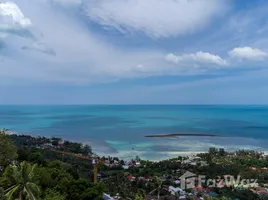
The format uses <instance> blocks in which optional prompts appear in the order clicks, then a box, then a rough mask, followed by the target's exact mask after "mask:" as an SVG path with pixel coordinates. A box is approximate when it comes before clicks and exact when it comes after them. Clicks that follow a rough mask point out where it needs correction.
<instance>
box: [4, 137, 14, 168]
mask: <svg viewBox="0 0 268 200" xmlns="http://www.w3.org/2000/svg"><path fill="white" fill-rule="evenodd" d="M16 157H17V153H16V147H15V146H14V144H13V142H12V141H11V139H10V137H9V135H5V134H2V133H1V134H0V167H1V166H2V167H7V166H8V165H9V164H11V163H12V161H14V160H15V159H16Z"/></svg>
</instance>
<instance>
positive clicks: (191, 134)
mask: <svg viewBox="0 0 268 200" xmlns="http://www.w3.org/2000/svg"><path fill="white" fill-rule="evenodd" d="M178 136H195V137H196V136H201V137H222V136H221V135H216V134H198V133H173V134H163V135H145V136H144V137H156V138H158V137H161V138H163V137H178Z"/></svg>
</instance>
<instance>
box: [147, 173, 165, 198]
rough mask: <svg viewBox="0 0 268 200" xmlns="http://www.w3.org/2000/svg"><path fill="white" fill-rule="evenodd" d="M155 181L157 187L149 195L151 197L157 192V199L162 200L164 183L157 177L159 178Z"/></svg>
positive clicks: (155, 178) (154, 179)
mask: <svg viewBox="0 0 268 200" xmlns="http://www.w3.org/2000/svg"><path fill="white" fill-rule="evenodd" d="M153 181H154V182H155V183H156V185H157V187H156V188H155V189H154V190H152V191H151V192H150V193H149V194H150V195H151V194H153V193H154V192H155V191H157V199H160V192H161V190H162V184H163V181H162V180H161V179H160V178H159V177H157V176H155V177H154V178H153Z"/></svg>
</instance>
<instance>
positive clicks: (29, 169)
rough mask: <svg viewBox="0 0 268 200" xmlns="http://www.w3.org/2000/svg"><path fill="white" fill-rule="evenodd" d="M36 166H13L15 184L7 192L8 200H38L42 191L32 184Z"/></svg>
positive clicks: (21, 164) (24, 163)
mask: <svg viewBox="0 0 268 200" xmlns="http://www.w3.org/2000/svg"><path fill="white" fill-rule="evenodd" d="M34 168H35V165H31V164H29V163H27V162H25V161H24V162H22V163H20V164H19V165H18V166H12V168H11V178H12V182H13V183H15V184H14V185H13V186H11V187H10V188H8V189H7V190H6V191H5V192H6V196H7V200H15V199H19V200H36V199H37V198H36V195H38V193H39V191H40V189H39V187H38V186H37V185H36V184H35V183H33V182H32V180H33V177H34Z"/></svg>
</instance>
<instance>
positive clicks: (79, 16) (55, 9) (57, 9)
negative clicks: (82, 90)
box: [0, 0, 242, 85]
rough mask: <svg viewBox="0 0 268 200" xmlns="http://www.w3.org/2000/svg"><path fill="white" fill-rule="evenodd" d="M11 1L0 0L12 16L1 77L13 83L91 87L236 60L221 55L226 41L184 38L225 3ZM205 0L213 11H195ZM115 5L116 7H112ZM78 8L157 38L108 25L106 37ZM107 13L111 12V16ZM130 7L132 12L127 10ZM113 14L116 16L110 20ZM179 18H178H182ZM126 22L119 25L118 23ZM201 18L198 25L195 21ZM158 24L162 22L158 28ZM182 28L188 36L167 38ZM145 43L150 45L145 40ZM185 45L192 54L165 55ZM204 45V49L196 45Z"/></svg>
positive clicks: (204, 69) (207, 69) (3, 41)
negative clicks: (200, 42)
mask: <svg viewBox="0 0 268 200" xmlns="http://www.w3.org/2000/svg"><path fill="white" fill-rule="evenodd" d="M13 1H14V3H1V14H0V18H1V20H4V19H5V18H6V17H7V18H8V20H7V21H5V20H4V21H0V27H1V26H2V27H3V25H5V27H11V28H10V30H9V31H7V30H6V29H5V31H3V30H4V29H0V35H1V34H6V36H8V37H1V38H0V49H1V52H0V56H1V59H0V60H2V61H0V62H1V65H0V76H2V77H6V79H8V80H9V81H13V80H14V82H17V83H22V82H23V83H24V82H31V81H35V82H51V83H55V82H56V83H55V84H58V82H60V84H62V83H64V84H83V85H87V84H92V83H103V82H112V81H117V80H125V79H135V78H145V77H150V76H165V75H189V74H191V75H196V74H205V73H214V72H215V71H216V70H219V71H220V70H222V69H223V68H225V67H226V66H233V65H234V64H235V62H234V63H232V62H231V61H233V60H231V59H230V60H229V57H227V58H224V55H225V54H226V52H227V51H228V50H226V49H227V48H225V47H224V51H219V50H218V49H217V48H215V49H214V48H207V47H208V46H210V43H213V45H214V42H210V41H209V45H207V43H206V44H203V45H201V46H198V47H196V42H195V41H197V40H198V37H196V39H195V41H194V42H192V40H189V39H187V35H189V34H187V33H190V32H192V31H197V30H198V29H200V28H202V27H204V26H205V25H206V24H208V23H209V21H211V18H212V17H214V14H211V13H213V12H214V11H213V12H212V10H213V9H216V10H217V9H220V10H221V8H218V6H217V5H219V4H222V2H221V1H217V0H216V1H211V2H210V0H209V1H204V0H200V1H196V0H191V1H187V0H185V1H182V0H173V1H171V0H167V1H166V2H165V4H163V3H162V1H157V0H148V2H150V3H152V2H154V3H153V4H149V3H148V2H147V1H140V0H137V1H136V4H135V5H136V7H137V8H136V7H135V6H134V10H131V9H130V10H127V8H128V7H131V6H130V5H132V4H134V3H133V2H134V1H133V0H126V1H120V0H114V1H113V3H111V1H104V0H99V1H95V0H91V1H87V0H68V1H63V0H36V1H31V2H30V1H29V0H13ZM82 1H83V4H82ZM25 2H26V3H25ZM207 2H210V4H209V5H206V6H207V7H208V11H207V12H200V13H199V12H197V11H199V8H197V7H198V6H197V5H200V6H201V5H202V6H205V4H206V3H207ZM225 2H226V1H225ZM121 4H122V5H121ZM3 5H4V6H3ZM110 5H113V7H112V8H110V7H109V6H110ZM150 6H151V7H150ZM144 7H147V8H148V9H145V8H144ZM40 8H42V9H40ZM149 8H150V9H149ZM212 8H213V9H212ZM81 9H82V10H83V9H84V10H83V11H87V15H89V16H88V17H89V18H86V19H87V20H88V19H91V18H92V19H91V20H92V21H93V22H96V23H100V24H103V21H102V20H104V21H105V20H106V19H107V20H108V22H109V23H110V22H111V20H112V19H116V20H115V21H113V23H112V24H109V25H108V26H112V27H115V28H118V30H119V29H120V31H127V33H129V31H133V30H135V31H141V32H143V33H145V34H147V35H150V36H152V37H155V38H154V40H152V39H150V38H148V37H143V36H141V35H140V34H137V35H136V37H128V36H126V37H124V36H122V35H121V34H114V31H110V30H107V32H105V37H104V36H103V29H99V27H98V26H97V27H96V26H91V25H92V24H90V25H89V24H88V21H87V20H85V16H84V14H85V13H84V12H81ZM94 9H96V10H94ZM113 9H117V11H118V13H113V12H115V11H114V10H113ZM187 9H188V10H187ZM3 10H4V12H3ZM92 10H93V11H92ZM137 10H139V11H140V12H141V14H140V15H138V14H137V15H134V14H136V12H138V11H137ZM146 10H147V11H148V12H149V13H146ZM161 10H170V12H171V14H172V16H171V14H169V12H160V11H161ZM175 10H176V14H175ZM184 10H187V11H191V12H192V13H191V15H194V16H188V14H187V13H184ZM220 10H219V11H220ZM102 11H103V12H102ZM104 11H105V12H106V11H107V12H108V11H109V12H108V15H107V16H106V15H105V14H104ZM177 11H181V12H177ZM194 11H196V12H194ZM210 11H211V12H210ZM128 13H129V14H130V16H127V14H128ZM183 13H184V14H185V16H184V17H182V14H183ZM121 15H122V16H121ZM196 15H198V20H197V17H196ZM101 16H102V17H104V18H102V17H101ZM111 16H112V17H113V16H114V17H115V18H110V17H111ZM106 17H107V18H106ZM153 18H154V19H153ZM162 18H163V19H162ZM199 18H200V20H199ZM142 19H143V20H142ZM122 20H123V21H122ZM124 20H125V21H124ZM128 20H133V21H131V22H129V21H128ZM180 20H181V23H177V21H180ZM187 20H189V21H187ZM121 21H122V24H121V25H120V26H117V25H118V24H120V23H121ZM4 22H5V23H4ZM132 22H133V23H132ZM186 22H187V23H186ZM197 22H200V24H196V23H197ZM159 23H160V24H162V25H163V26H164V27H165V28H159V26H158V25H159ZM94 25H96V24H94ZM191 27H192V28H191ZM1 31H2V32H1ZM10 33H15V34H10ZM26 33H27V34H28V35H27V34H26ZM106 33H107V34H106ZM29 34H31V35H32V37H29ZM180 34H186V36H177V37H169V36H175V35H180ZM206 35H209V34H206ZM158 37H169V38H165V39H163V38H158ZM191 37H192V36H191ZM181 38H182V39H181ZM136 39H137V40H136ZM184 39H185V42H184ZM182 40H183V42H182ZM136 41H138V42H136ZM148 41H149V42H148ZM221 41H223V40H221ZM141 42H144V43H145V44H143V43H142V44H143V45H142V46H139V47H138V48H137V46H138V45H137V44H140V43H141ZM148 43H150V44H152V45H147V44H148ZM163 43H165V44H164V45H163ZM182 43H185V44H182ZM180 44H182V45H180ZM233 46H234V45H232V46H231V47H228V49H231V48H233ZM235 46H237V44H235ZM174 47H175V48H174ZM182 49H183V50H184V51H185V52H186V51H187V52H189V53H188V54H182V55H176V54H175V53H170V54H168V53H169V52H180V51H182ZM199 49H201V50H202V51H198V50H199ZM212 52H213V53H212ZM229 61H230V62H229ZM174 64H176V65H174ZM241 68H242V67H241ZM228 69H229V68H228ZM2 80H3V79H1V82H2ZM22 80H27V81H22ZM31 83H32V82H31ZM0 84H1V83H0Z"/></svg>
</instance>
